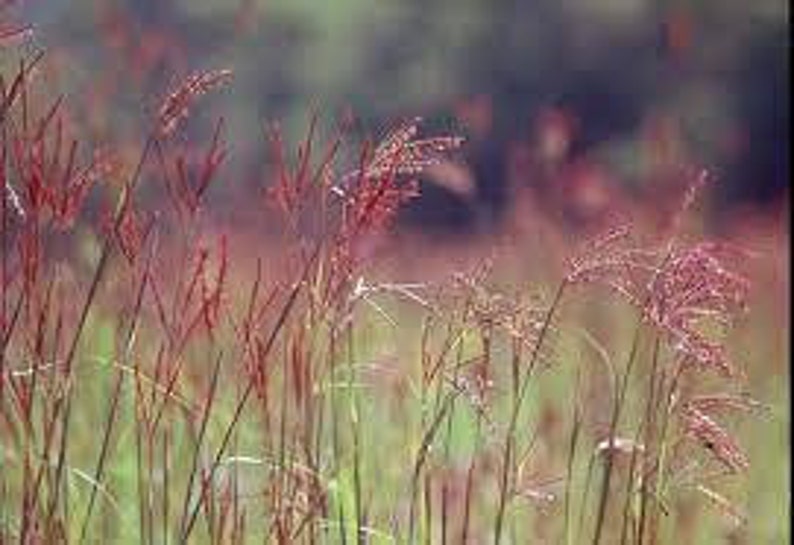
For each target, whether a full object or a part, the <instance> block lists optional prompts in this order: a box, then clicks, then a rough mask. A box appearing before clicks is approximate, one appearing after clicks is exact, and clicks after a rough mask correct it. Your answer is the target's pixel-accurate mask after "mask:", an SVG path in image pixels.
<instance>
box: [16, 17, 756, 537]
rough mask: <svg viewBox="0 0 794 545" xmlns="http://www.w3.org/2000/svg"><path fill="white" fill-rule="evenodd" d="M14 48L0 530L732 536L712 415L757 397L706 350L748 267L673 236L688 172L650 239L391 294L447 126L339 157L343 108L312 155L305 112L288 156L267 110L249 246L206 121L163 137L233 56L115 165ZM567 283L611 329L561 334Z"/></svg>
mask: <svg viewBox="0 0 794 545" xmlns="http://www.w3.org/2000/svg"><path fill="white" fill-rule="evenodd" d="M23 30H24V29H23V27H0V46H2V45H3V44H4V42H6V41H8V40H9V39H10V38H17V37H18V35H19V34H20V33H22V31H23ZM4 51H11V50H10V49H5V50H4ZM14 51H15V50H14ZM20 55H21V57H20V59H21V60H20V62H19V63H18V64H17V65H14V66H12V68H11V69H10V70H11V71H10V74H8V75H6V74H4V75H3V79H2V80H0V92H1V94H0V131H1V132H0V137H1V138H2V142H1V144H2V146H1V147H0V159H2V164H1V165H0V167H1V169H2V170H0V181H2V226H3V230H2V249H3V252H2V284H1V285H0V287H1V288H2V309H0V325H1V326H2V329H1V333H2V352H1V356H2V357H1V359H0V434H1V435H0V437H2V439H3V441H2V458H1V459H0V463H2V467H0V541H3V542H5V541H18V542H20V543H53V542H64V543H72V542H76V543H81V542H82V543H90V542H108V543H110V542H119V543H122V542H132V543H250V542H268V543H310V544H314V543H318V544H319V543H380V542H384V543H392V542H396V543H443V544H446V543H462V544H465V543H481V542H494V543H506V542H510V543H526V542H531V541H532V540H546V541H556V542H562V543H566V545H567V544H573V543H586V542H591V543H594V544H597V543H605V542H609V543H613V542H614V543H637V544H642V543H646V544H652V543H664V542H665V540H666V539H667V536H668V535H670V531H669V529H668V527H669V526H671V525H677V524H681V525H684V523H683V522H681V523H680V522H679V521H678V519H675V518H673V517H672V515H671V513H673V512H674V509H675V505H677V501H678V497H679V496H683V495H685V494H687V493H693V494H695V495H696V496H698V497H700V498H701V499H702V500H703V502H704V503H705V504H707V505H709V506H711V507H712V508H715V509H716V511H717V512H719V513H720V514H721V515H722V516H724V517H725V519H726V520H728V521H729V522H730V524H733V525H743V524H747V520H746V518H745V517H744V516H743V514H742V510H741V508H740V507H739V506H738V505H735V504H734V501H733V500H732V499H730V498H731V494H730V488H728V487H724V486H723V483H722V481H723V480H726V479H728V478H732V479H740V478H741V476H742V474H745V473H746V472H747V471H748V470H749V469H750V468H751V467H752V466H751V460H750V457H749V456H748V455H747V454H746V453H745V451H744V450H743V447H742V444H741V442H740V441H739V440H738V439H737V437H735V435H734V433H733V432H732V431H731V429H732V425H733V423H732V422H731V421H730V418H731V416H732V415H733V414H737V413H739V414H740V413H747V412H751V411H756V410H758V409H759V408H760V404H759V403H757V402H755V401H754V400H753V399H752V398H751V397H750V396H749V395H748V394H747V392H746V385H745V383H744V382H745V374H744V373H743V372H742V365H741V364H740V362H736V361H734V360H733V359H732V358H731V357H730V352H729V349H728V347H727V345H726V343H725V335H726V332H727V331H728V328H729V327H731V326H732V325H733V324H734V322H735V321H736V320H737V319H738V318H739V317H740V316H741V314H742V312H743V311H744V308H745V306H746V303H747V300H748V293H749V288H750V282H749V279H748V278H746V277H745V276H744V275H742V274H740V273H739V272H737V271H738V270H739V269H740V267H739V265H740V264H741V262H742V261H743V260H744V259H745V257H746V254H744V253H742V251H740V250H739V249H737V248H735V247H733V246H730V245H727V244H719V243H715V242H709V241H706V242H702V241H696V242H689V241H688V240H687V239H686V237H685V236H684V233H683V218H684V216H685V214H686V213H687V212H688V211H689V209H690V208H691V207H692V206H693V203H694V202H695V198H696V196H697V190H698V189H699V188H700V186H701V185H702V181H703V178H696V181H695V183H693V184H692V190H690V191H689V192H687V193H686V194H685V195H683V197H682V198H683V204H682V205H681V207H680V211H679V212H677V213H676V214H675V215H674V217H673V218H672V219H671V221H670V223H669V224H670V225H672V228H671V229H672V233H664V234H663V236H657V237H656V238H652V237H650V238H647V239H646V240H643V239H642V238H640V236H639V233H638V231H639V230H638V229H630V228H628V227H627V228H616V229H613V230H611V231H609V232H608V233H606V234H605V235H604V236H601V237H597V238H595V239H593V240H591V241H590V242H588V243H586V244H584V245H583V247H582V248H580V249H579V250H578V251H575V252H573V253H572V254H571V258H570V259H569V261H568V263H567V265H566V268H565V270H564V271H563V272H562V274H561V275H560V279H559V280H558V281H557V282H556V283H555V284H553V287H552V288H550V289H549V288H548V286H546V285H544V284H541V283H538V285H535V284H534V283H532V284H530V285H529V286H528V285H526V284H521V285H514V284H509V285H505V284H504V282H503V279H504V278H505V277H510V276H513V277H515V276H520V275H516V274H515V273H514V272H513V273H511V274H504V271H501V270H500V262H499V261H498V260H494V261H493V262H492V263H489V264H484V265H482V266H480V267H476V268H474V269H472V270H468V271H462V272H458V273H457V274H454V275H452V276H451V277H449V278H446V279H444V280H441V281H438V280H437V281H433V282H431V281H425V279H420V281H415V282H401V281H398V280H395V279H394V278H383V274H382V273H381V272H378V271H377V267H376V266H377V263H372V260H371V258H372V251H371V248H372V243H373V241H374V240H378V239H382V238H386V237H388V235H389V232H390V230H391V229H392V228H393V227H394V225H395V220H396V218H397V217H398V214H399V211H400V209H401V207H402V206H403V205H404V204H405V203H406V202H409V201H411V200H412V199H415V198H417V197H418V196H419V195H420V193H421V184H420V183H419V181H418V180H419V179H420V177H421V175H422V174H423V173H424V171H425V170H426V169H428V168H431V167H433V166H435V165H438V164H440V163H443V162H444V161H446V160H447V158H448V157H449V156H450V155H451V154H453V153H454V152H455V151H456V150H457V149H458V148H459V147H460V146H461V145H463V141H462V140H461V139H460V138H458V137H457V136H454V135H452V136H425V135H424V134H422V126H421V120H419V119H415V118H410V119H408V120H407V121H404V122H402V123H398V124H397V125H396V126H395V127H394V128H392V129H391V130H388V131H386V132H385V134H383V135H382V136H381V137H380V138H375V139H370V140H365V141H364V142H361V143H358V144H354V145H353V150H352V152H351V153H349V154H348V155H352V156H354V157H355V158H356V159H355V161H354V162H353V164H346V163H345V161H344V160H343V157H344V156H345V153H344V152H346V151H348V148H349V146H350V145H351V140H352V139H351V138H350V134H349V133H350V123H349V120H343V121H342V122H341V123H339V124H338V126H337V127H336V129H334V130H333V131H332V136H331V138H330V139H329V141H328V142H327V143H323V142H321V141H320V138H319V134H320V133H321V132H322V131H321V130H320V124H321V123H322V118H321V116H320V115H319V114H317V113H316V112H313V113H312V114H311V115H310V116H309V117H308V121H307V129H306V136H305V138H304V139H303V140H302V141H301V142H300V143H299V144H298V146H297V151H296V153H294V154H293V153H292V151H291V146H290V144H289V143H288V142H286V141H285V138H284V136H283V134H282V131H281V129H280V128H279V127H278V125H275V124H271V125H268V126H267V128H266V131H265V141H264V147H265V149H266V151H267V153H268V154H269V157H270V165H271V168H270V170H269V171H268V172H267V173H266V176H264V178H265V183H264V184H263V185H262V187H261V188H259V189H260V191H259V192H258V193H257V195H256V201H257V202H256V206H258V207H259V210H260V214H261V215H268V216H271V217H276V218H278V221H279V224H280V226H281V227H282V228H281V229H279V230H278V235H272V236H271V235H269V236H264V235H263V236H262V237H258V238H257V239H256V241H257V244H256V245H250V244H245V243H244V242H242V241H243V240H245V239H244V238H243V234H242V233H239V232H235V231H231V232H227V231H225V230H224V229H223V228H218V227H217V226H216V225H213V224H212V223H211V221H210V220H209V219H208V216H209V215H210V211H211V209H212V207H213V201H212V198H211V195H212V191H213V187H214V185H215V184H219V183H223V180H224V176H225V170H224V168H225V161H226V160H227V159H228V157H229V155H228V152H227V144H226V141H227V140H226V135H225V131H226V125H225V124H224V122H223V118H219V119H218V121H216V122H215V123H214V124H213V126H212V131H211V133H210V136H209V141H208V143H207V145H205V146H195V145H193V144H189V143H185V142H182V141H179V140H178V135H179V134H180V130H181V129H182V127H183V126H185V125H186V124H189V123H190V122H191V113H192V112H194V111H195V110H196V108H198V107H199V104H200V99H201V97H202V96H204V95H205V94H208V93H210V92H216V91H217V92H220V91H222V86H224V85H227V84H230V83H231V78H232V74H231V72H230V71H228V70H208V71H198V72H195V73H193V74H192V75H189V76H187V77H186V78H185V79H184V80H183V81H182V83H180V84H177V85H175V87H174V88H173V89H172V90H171V91H169V92H167V93H166V94H165V96H164V97H163V98H162V99H161V100H160V101H159V107H158V108H156V109H155V111H154V112H153V114H152V116H151V118H147V119H146V120H145V121H146V123H147V124H148V127H149V128H148V131H147V132H146V133H145V134H144V136H143V138H142V143H141V145H140V148H139V151H138V154H137V157H136V158H135V159H134V160H131V161H130V160H127V161H128V162H129V164H122V165H121V166H119V164H118V163H124V162H125V159H124V158H123V154H121V153H114V150H112V149H106V148H103V147H100V148H98V149H97V150H90V149H84V146H83V145H82V144H81V143H80V142H79V141H78V138H77V137H76V136H72V134H73V131H76V130H77V128H76V127H74V126H73V125H72V124H70V122H69V121H68V120H69V116H68V115H67V114H68V108H69V103H70V100H72V99H71V98H70V97H58V96H56V97H55V98H54V99H53V98H50V97H47V96H46V93H44V92H43V89H41V88H39V87H38V80H37V79H35V78H34V76H36V77H41V75H40V74H37V68H38V67H39V66H40V65H41V64H42V63H46V58H45V57H44V56H43V54H38V53H34V54H32V55H28V56H26V55H24V54H23V53H20ZM102 192H104V194H105V197H107V196H110V201H109V203H108V204H105V205H104V208H105V209H106V210H108V212H106V213H105V214H104V216H103V217H100V219H99V221H96V220H95V219H94V220H92V219H91V218H90V216H91V212H92V211H93V208H94V207H93V205H92V202H94V201H92V199H95V198H96V196H97V194H98V193H102ZM158 192H159V194H161V195H162V196H163V197H164V199H162V200H161V201H159V202H157V201H155V202H152V199H151V197H150V196H149V197H148V198H147V193H149V195H151V194H157V193H158ZM100 197H101V195H100ZM261 197H263V198H261ZM86 233H89V234H86ZM276 236H277V237H280V238H279V239H278V240H276ZM85 240H88V243H85ZM81 245H85V246H87V247H88V248H89V250H84V251H83V253H84V254H86V255H82V254H80V250H79V249H80V247H81ZM241 246H243V248H242V249H241ZM59 247H61V248H63V247H67V248H69V249H70V250H71V249H72V248H75V250H74V252H71V251H69V252H64V251H63V250H62V249H61V250H58V248H59ZM511 251H516V252H519V251H521V250H520V249H514V250H511ZM532 257H533V259H534V260H535V261H538V260H543V259H544V257H543V256H535V255H533V256H532ZM375 261H377V259H375ZM245 263H254V264H255V265H254V266H253V267H252V269H251V270H248V269H246V267H245V266H244V264H245ZM428 276H429V275H428ZM436 276H437V275H436ZM527 276H528V277H530V276H531V275H529V274H527ZM601 287H606V288H608V289H607V290H601V289H600V288H601ZM544 288H545V289H544ZM587 293H590V294H595V295H594V296H595V297H597V301H598V302H599V304H602V303H604V302H605V301H612V300H614V301H616V304H617V305H623V306H622V307H620V308H622V310H621V311H620V312H619V313H615V312H611V311H609V312H608V311H605V315H604V317H603V318H604V320H603V321H604V322H605V324H603V325H604V327H605V328H607V329H608V328H609V323H607V322H608V319H609V318H610V317H612V315H613V314H616V315H618V316H619V317H620V318H621V319H623V320H624V321H630V322H631V323H630V326H629V327H626V328H625V329H629V330H630V333H628V334H625V335H623V336H621V335H619V334H618V333H615V334H614V335H611V336H609V337H605V338H601V337H600V336H599V335H598V333H596V332H594V333H591V332H589V331H585V332H584V333H583V334H582V335H581V336H580V335H578V332H580V331H582V328H581V327H579V326H578V325H577V324H578V322H579V321H580V318H581V316H580V315H579V314H578V313H577V311H576V309H577V304H579V303H580V301H585V300H586V299H585V298H586V297H587V295H586V294H587ZM530 294H532V295H530ZM584 314H585V313H582V315H584ZM627 316H628V317H630V318H629V319H628V320H626V317H627ZM615 329H617V327H615ZM580 337H581V338H580ZM582 339H584V341H583V340H582ZM580 344H581V345H582V346H584V348H583V349H582V351H581V353H579V352H576V349H575V348H572V347H578V346H580ZM389 346H391V348H389ZM593 353H595V354H596V357H595V358H593V357H590V356H592V354H593ZM589 364H592V365H589ZM598 381H600V382H598ZM593 384H607V386H606V387H604V388H601V389H600V390H599V391H598V392H597V395H596V396H595V398H596V399H595V400H591V399H588V398H587V397H586V392H587V390H588V388H590V389H592V385H593ZM604 407H605V408H604ZM565 430H568V431H565Z"/></svg>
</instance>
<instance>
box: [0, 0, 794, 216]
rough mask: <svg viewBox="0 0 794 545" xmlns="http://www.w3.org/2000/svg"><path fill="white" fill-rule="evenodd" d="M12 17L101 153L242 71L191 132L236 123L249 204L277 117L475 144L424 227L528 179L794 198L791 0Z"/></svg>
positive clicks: (44, 10) (25, 7)
mask: <svg viewBox="0 0 794 545" xmlns="http://www.w3.org/2000/svg"><path fill="white" fill-rule="evenodd" d="M12 4H14V3H13V2H12ZM16 4H17V8H18V12H17V13H15V15H18V16H19V17H21V18H25V19H28V20H30V21H31V22H32V23H33V24H34V25H36V27H37V34H36V36H37V38H36V39H37V40H38V41H39V43H40V44H41V45H43V46H44V47H46V48H48V49H50V48H52V49H53V50H55V51H58V52H59V53H58V56H57V58H56V60H57V61H58V62H60V63H61V64H62V70H60V71H59V77H60V78H61V79H62V81H63V83H64V85H65V86H66V88H67V89H68V90H69V91H70V92H71V93H75V94H81V95H82V96H83V97H90V98H91V100H92V101H93V102H92V103H91V104H92V106H91V108H89V109H88V110H87V111H86V112H85V115H86V117H87V118H90V119H91V120H92V121H91V130H92V131H94V134H95V136H96V138H97V139H101V138H102V137H103V136H102V135H103V134H111V133H114V132H116V133H118V131H119V130H121V131H122V133H123V132H124V131H125V130H128V131H129V133H130V134H132V133H134V131H135V127H136V126H138V124H140V123H141V118H142V117H143V116H141V108H143V109H144V110H145V109H146V108H151V107H152V105H151V104H150V103H145V101H144V102H143V103H142V97H146V96H158V95H161V94H162V91H163V90H164V89H166V88H167V87H168V85H169V84H172V83H173V82H174V79H175V78H176V77H178V76H179V75H185V74H187V73H188V72H190V71H192V70H194V69H201V68H208V67H230V68H232V69H233V70H234V71H235V82H234V86H233V89H232V90H230V92H228V93H226V94H224V95H223V96H222V97H219V98H217V99H213V100H215V102H214V103H213V105H212V108H211V111H210V112H208V113H205V112H199V113H198V115H199V117H200V118H202V117H203V118H204V120H203V123H202V120H201V119H199V121H198V122H197V123H196V124H195V125H193V127H194V128H193V129H191V130H193V131H195V132H194V133H193V134H195V135H196V136H199V134H200V133H201V132H202V131H204V132H206V131H208V130H210V128H211V122H210V121H209V119H210V115H217V114H218V113H219V112H223V114H224V115H226V117H227V119H226V121H227V127H228V135H229V136H228V139H229V140H230V142H231V143H233V144H234V146H232V147H233V149H235V150H239V151H238V152H237V154H236V155H235V156H234V157H235V158H236V160H237V161H236V164H237V165H242V166H239V172H237V174H238V175H239V177H241V178H242V180H243V181H242V182H241V183H240V184H238V187H240V188H241V189H240V190H241V191H244V190H245V187H246V182H245V180H246V179H248V178H250V177H251V176H253V174H252V173H253V172H255V171H256V170H257V169H258V168H259V166H261V164H260V163H261V162H262V161H263V160H264V159H263V153H262V152H263V149H264V146H263V143H262V138H261V135H262V123H263V121H268V120H269V121H273V120H279V121H280V122H281V124H282V126H283V127H284V129H285V132H286V134H287V136H288V137H290V138H291V139H293V141H296V140H297V139H298V138H299V137H300V135H301V134H302V132H303V131H304V130H305V127H306V125H307V120H308V117H309V111H310V109H311V108H312V107H317V109H318V110H319V111H320V112H321V113H322V114H323V116H324V117H325V119H326V120H327V123H326V124H327V125H328V128H327V130H329V131H330V130H331V125H332V123H333V119H334V118H335V117H340V116H341V115H343V113H344V112H346V111H352V112H354V114H355V117H356V119H357V120H358V122H359V125H357V127H359V129H360V131H361V133H364V132H370V131H376V130H377V129H378V128H382V127H384V125H387V124H388V123H389V121H390V120H391V121H393V120H395V119H400V118H404V117H406V116H413V115H422V116H423V117H424V118H425V119H426V120H427V124H428V125H429V126H430V127H431V128H432V129H433V130H436V129H439V128H441V129H446V130H447V131H450V130H454V131H462V132H464V133H466V134H467V135H468V136H469V139H470V144H469V146H468V147H467V151H466V157H465V159H466V165H467V166H466V169H467V173H466V176H461V175H460V173H457V174H456V173H455V172H452V171H451V172H450V173H447V174H444V173H443V172H442V173H441V174H439V175H438V178H439V180H440V181H441V183H439V184H437V187H436V188H433V187H431V189H430V191H429V193H430V194H431V200H433V199H432V194H433V193H434V192H435V193H436V194H437V195H436V199H435V201H434V204H433V206H432V207H429V208H427V209H425V210H421V209H420V210H417V211H416V212H415V214H416V216H417V217H418V218H421V220H422V221H427V222H431V221H436V222H438V223H445V224H449V223H452V224H460V225H463V224H467V223H468V222H470V221H471V219H472V217H473V216H477V217H479V218H482V217H485V218H486V220H485V221H486V223H487V222H490V221H493V220H497V219H498V218H499V217H500V215H501V214H502V212H503V211H504V209H505V208H506V204H507V203H508V201H510V198H511V195H512V193H511V191H512V189H511V187H512V186H513V185H515V184H516V183H518V184H525V185H527V184H528V185H533V184H535V185H536V186H540V185H542V184H541V182H539V181H538V180H541V179H548V180H552V181H551V182H548V183H547V185H548V184H553V183H558V184H560V185H564V183H563V182H554V181H553V180H556V179H557V178H555V176H557V177H559V176H563V177H564V179H565V180H566V181H565V183H568V184H569V185H571V186H576V184H579V183H580V182H577V181H576V180H578V179H579V178H581V179H583V180H584V179H586V180H592V179H597V178H598V176H594V175H593V172H598V173H606V174H604V175H602V176H601V178H605V179H606V182H603V184H602V185H604V186H605V187H607V189H603V188H601V189H599V188H596V190H595V191H593V190H592V189H590V188H589V186H588V185H587V184H591V183H594V182H581V184H584V185H583V186H582V187H586V188H587V190H588V191H590V193H589V194H588V195H590V196H589V197H587V198H588V199H590V201H593V199H595V201H594V202H597V201H598V194H599V193H598V191H599V190H600V191H602V192H604V191H606V192H607V193H609V191H610V189H609V187H611V186H615V185H617V186H619V187H620V188H621V190H622V191H626V192H629V193H631V192H634V193H638V194H639V193H642V192H643V191H647V190H648V188H646V187H644V186H645V185H648V184H652V183H657V184H658V183H661V182H659V180H660V179H662V178H665V177H668V178H675V177H676V169H677V168H678V167H679V166H682V165H683V166H687V165H695V164H697V165H702V166H705V167H708V168H709V169H710V170H711V171H712V172H713V173H714V175H715V177H716V178H718V179H719V186H720V190H719V195H718V199H719V200H720V204H721V205H723V206H727V205H731V204H735V203H748V202H751V203H756V204H760V205H775V204H776V203H779V202H781V201H782V200H785V199H787V198H788V189H787V188H788V179H789V159H788V157H789V156H788V148H789V115H790V113H789V99H788V97H789V92H788V91H789V88H788V51H789V47H788V46H789V27H788V4H787V2H785V1H784V0H766V1H763V2H746V1H744V0H689V1H683V0H678V1H676V0H669V1H658V0H657V1H652V0H600V1H598V2H593V1H585V0H525V1H507V0H505V1H494V0H434V1H430V2H429V1H427V0H399V1H377V0H334V1H319V0H234V1H230V0H172V1H162V0H73V1H71V2H68V1H65V0H61V1H56V0H50V1H43V0H40V1H34V0H31V1H30V2H20V3H16ZM11 9H14V8H13V7H12V8H11ZM109 97H112V100H111V98H109ZM103 100H104V101H105V102H103ZM103 104H106V105H107V106H106V107H104V108H103V107H102V105H103ZM111 104H112V107H110V106H109V105H111ZM93 110H96V111H93ZM571 165H573V167H572V168H569V167H571ZM563 167H565V168H563ZM561 173H562V174H561ZM583 173H584V174H583ZM585 174H586V176H585ZM445 175H446V176H447V177H449V178H450V180H452V181H449V180H447V182H445V181H444V180H443V178H444V176H445ZM456 175H457V176H458V178H455V176H456ZM577 176H578V177H579V178H577ZM461 178H462V179H463V181H462V182H456V181H455V180H457V179H461ZM466 180H468V181H466ZM511 180H513V181H511ZM515 180H518V181H517V182H516V181H515ZM571 180H574V181H571ZM445 183H446V185H447V186H449V187H452V188H453V189H454V190H453V191H448V189H449V187H446V188H445ZM466 184H468V185H466ZM472 184H473V185H472ZM511 184H512V185H511ZM576 187H579V186H576ZM439 188H440V189H439ZM461 188H462V189H461ZM536 189H537V190H538V191H539V192H540V193H543V192H544V191H545V192H546V193H549V192H550V191H551V192H552V193H553V191H552V190H549V189H544V188H543V187H537V188H536ZM652 193H653V192H652V191H651V194H652ZM472 195H474V196H472ZM593 195H595V197H594V196H593ZM229 198H232V197H229ZM466 199H469V200H474V201H475V205H471V204H468V205H465V203H463V204H461V203H460V202H457V201H465V200H466ZM585 200H586V199H585ZM574 215H575V214H574Z"/></svg>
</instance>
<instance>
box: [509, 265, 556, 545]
mask: <svg viewBox="0 0 794 545" xmlns="http://www.w3.org/2000/svg"><path fill="white" fill-rule="evenodd" d="M566 286H567V282H566V281H565V280H563V281H562V282H560V284H559V286H558V287H557V291H556V292H555V294H554V298H553V299H552V302H551V305H550V306H549V309H548V311H547V312H546V316H545V317H544V318H543V324H542V326H541V328H540V333H539V335H538V340H537V342H536V343H535V346H534V347H533V350H532V355H531V356H530V360H529V366H528V369H527V371H526V373H525V374H524V376H523V377H522V380H521V385H520V387H519V390H518V395H517V396H516V397H515V400H514V403H513V408H512V411H511V414H510V422H509V424H508V428H507V434H506V437H505V444H504V447H503V449H502V473H501V475H500V479H499V500H498V503H497V507H496V522H495V523H494V545H499V543H500V542H501V539H502V527H503V524H504V515H505V508H506V507H507V498H508V495H509V489H510V482H509V481H510V477H511V475H512V472H513V469H512V468H513V451H514V450H515V432H516V427H517V426H518V416H519V414H520V412H521V406H522V405H523V401H524V397H526V393H527V390H528V388H529V383H530V379H531V377H532V372H533V370H534V369H535V366H536V364H537V362H538V358H539V356H540V349H541V347H542V346H543V343H544V341H545V339H546V335H547V334H548V331H549V328H550V327H551V322H552V318H553V317H554V314H555V313H556V311H557V308H558V307H559V305H560V301H561V300H562V295H563V293H564V291H565V288H566Z"/></svg>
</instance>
